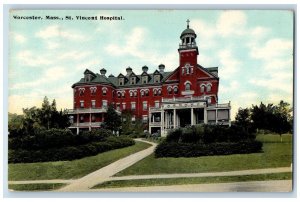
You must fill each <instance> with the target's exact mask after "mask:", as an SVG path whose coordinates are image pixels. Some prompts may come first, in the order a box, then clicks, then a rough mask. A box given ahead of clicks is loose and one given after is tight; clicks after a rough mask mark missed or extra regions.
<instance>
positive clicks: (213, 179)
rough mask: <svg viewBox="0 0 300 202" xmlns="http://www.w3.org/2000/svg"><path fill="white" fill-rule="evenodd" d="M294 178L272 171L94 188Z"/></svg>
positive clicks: (117, 183)
mask: <svg viewBox="0 0 300 202" xmlns="http://www.w3.org/2000/svg"><path fill="white" fill-rule="evenodd" d="M288 179H292V173H291V172H288V173H271V174H258V175H242V176H218V177H195V178H163V179H139V180H116V181H107V182H104V183H102V184H98V185H96V186H94V187H93V189H100V188H117V187H147V186H168V185H182V184H208V183H225V182H245V181H266V180H288Z"/></svg>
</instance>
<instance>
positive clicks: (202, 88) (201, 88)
mask: <svg viewBox="0 0 300 202" xmlns="http://www.w3.org/2000/svg"><path fill="white" fill-rule="evenodd" d="M200 91H201V93H204V91H205V85H204V84H203V85H201V86H200Z"/></svg>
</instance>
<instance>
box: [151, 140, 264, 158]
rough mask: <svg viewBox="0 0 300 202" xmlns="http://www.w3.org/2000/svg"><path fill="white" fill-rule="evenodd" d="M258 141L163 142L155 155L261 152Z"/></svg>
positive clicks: (183, 155)
mask: <svg viewBox="0 0 300 202" xmlns="http://www.w3.org/2000/svg"><path fill="white" fill-rule="evenodd" d="M261 149H262V143H261V142H258V141H243V142H218V143H211V144H200V143H199V144H194V143H177V142H162V143H161V144H159V145H158V146H157V147H156V149H155V157H156V158H160V157H199V156H211V155H229V154H247V153H254V152H260V151H261Z"/></svg>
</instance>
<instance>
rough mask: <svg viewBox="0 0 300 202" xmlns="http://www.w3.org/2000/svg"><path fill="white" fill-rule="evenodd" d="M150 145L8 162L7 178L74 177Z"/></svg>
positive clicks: (137, 143) (138, 144) (138, 143)
mask: <svg viewBox="0 0 300 202" xmlns="http://www.w3.org/2000/svg"><path fill="white" fill-rule="evenodd" d="M150 146H151V145H150V144H147V143H144V142H136V144H135V145H133V146H130V147H126V148H121V149H116V150H112V151H108V152H104V153H101V154H98V155H96V156H90V157H85V158H82V159H77V160H73V161H56V162H42V163H17V164H9V165H8V179H9V180H10V181H13V180H43V179H49V180H50V179H76V178H80V177H82V176H84V175H87V174H88V173H91V172H93V171H95V170H97V169H99V168H102V167H104V166H106V165H108V164H110V163H112V162H114V161H116V160H118V159H121V158H123V157H126V156H128V155H130V154H133V153H136V152H138V151H141V150H144V149H146V148H148V147H150Z"/></svg>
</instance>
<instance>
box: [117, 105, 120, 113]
mask: <svg viewBox="0 0 300 202" xmlns="http://www.w3.org/2000/svg"><path fill="white" fill-rule="evenodd" d="M117 110H118V111H120V103H117Z"/></svg>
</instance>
